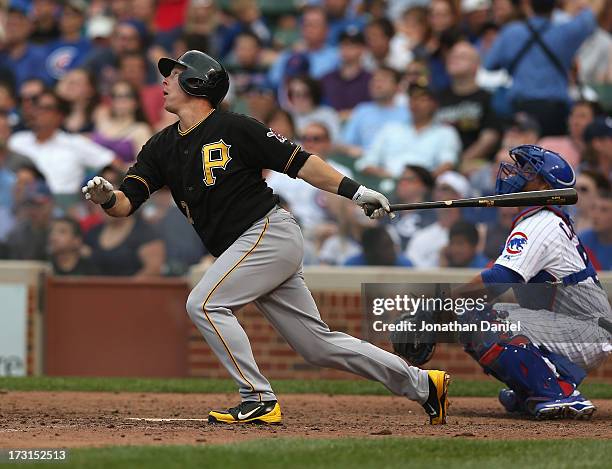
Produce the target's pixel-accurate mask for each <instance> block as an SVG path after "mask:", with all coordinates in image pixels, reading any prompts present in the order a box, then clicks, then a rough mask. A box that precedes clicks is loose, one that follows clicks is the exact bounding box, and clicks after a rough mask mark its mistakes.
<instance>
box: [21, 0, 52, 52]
mask: <svg viewBox="0 0 612 469" xmlns="http://www.w3.org/2000/svg"><path fill="white" fill-rule="evenodd" d="M16 3H24V1H23V0H20V1H19V2H16ZM31 3H32V11H31V15H30V17H31V19H32V23H33V28H32V32H31V34H30V40H31V41H32V42H33V43H37V44H47V43H49V42H52V41H54V40H56V39H58V38H59V36H60V27H59V24H58V14H57V13H58V10H60V5H59V1H58V0H32V2H31Z"/></svg>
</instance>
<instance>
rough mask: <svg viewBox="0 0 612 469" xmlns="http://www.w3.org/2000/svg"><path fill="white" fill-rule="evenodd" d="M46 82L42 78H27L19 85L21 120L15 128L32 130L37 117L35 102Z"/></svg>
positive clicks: (16, 129)
mask: <svg viewBox="0 0 612 469" xmlns="http://www.w3.org/2000/svg"><path fill="white" fill-rule="evenodd" d="M44 89H45V83H44V82H43V81H42V80H41V79H40V78H30V79H27V80H25V81H24V82H23V83H22V84H21V86H20V87H19V103H20V111H21V113H20V114H21V115H20V120H19V124H17V126H16V127H15V128H14V130H15V131H16V132H17V131H19V130H30V129H31V128H32V123H33V122H34V118H35V117H36V108H35V106H34V103H35V102H36V100H37V99H38V96H40V94H41V93H42V92H43V91H44Z"/></svg>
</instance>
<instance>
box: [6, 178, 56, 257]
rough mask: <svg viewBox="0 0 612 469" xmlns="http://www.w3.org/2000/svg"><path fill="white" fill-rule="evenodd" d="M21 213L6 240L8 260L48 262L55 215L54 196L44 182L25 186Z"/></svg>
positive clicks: (20, 208)
mask: <svg viewBox="0 0 612 469" xmlns="http://www.w3.org/2000/svg"><path fill="white" fill-rule="evenodd" d="M24 189H25V191H24V194H23V199H21V200H20V205H19V206H17V207H16V209H17V210H18V211H19V212H20V217H19V218H18V219H17V221H16V224H15V226H14V228H13V229H12V230H11V232H10V233H9V234H8V236H7V239H6V248H7V257H8V259H15V260H37V261H44V260H46V259H47V257H48V256H47V236H48V234H49V228H50V223H51V215H52V213H53V196H52V195H51V192H50V190H49V187H48V186H47V185H46V184H45V183H44V182H42V181H39V180H37V181H35V182H33V183H31V184H29V185H27V186H25V188H24Z"/></svg>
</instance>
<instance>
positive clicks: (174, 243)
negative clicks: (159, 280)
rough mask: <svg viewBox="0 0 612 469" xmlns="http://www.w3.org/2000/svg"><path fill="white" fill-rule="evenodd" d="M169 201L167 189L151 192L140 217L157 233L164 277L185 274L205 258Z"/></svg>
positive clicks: (196, 238) (182, 216)
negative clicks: (162, 252) (163, 250)
mask: <svg viewBox="0 0 612 469" xmlns="http://www.w3.org/2000/svg"><path fill="white" fill-rule="evenodd" d="M186 215H187V216H188V214H187V213H185V214H183V213H181V210H180V209H179V208H178V207H177V206H176V204H175V203H174V201H173V200H172V194H171V193H170V190H169V189H168V188H163V189H161V190H159V191H157V192H155V193H154V194H153V195H152V196H151V198H150V199H149V200H148V201H147V203H146V204H145V206H144V207H143V214H142V216H143V218H144V219H145V220H146V221H147V223H149V224H150V225H152V226H153V228H154V229H155V231H156V232H157V233H159V236H160V237H161V239H162V241H163V243H164V249H165V252H166V262H165V265H164V267H163V272H164V274H165V275H170V276H174V275H185V274H186V273H187V272H188V271H189V267H191V266H192V265H194V264H197V263H198V262H200V260H201V259H202V257H204V256H205V255H206V250H205V249H204V245H203V244H202V241H201V240H200V238H199V236H198V234H197V233H196V231H195V230H194V229H193V226H191V224H190V223H189V221H188V219H187V218H186Z"/></svg>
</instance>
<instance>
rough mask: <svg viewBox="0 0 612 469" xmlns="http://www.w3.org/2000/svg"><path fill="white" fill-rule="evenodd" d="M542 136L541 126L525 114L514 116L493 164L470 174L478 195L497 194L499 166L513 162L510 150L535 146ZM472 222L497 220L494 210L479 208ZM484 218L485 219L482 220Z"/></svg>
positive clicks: (520, 113)
mask: <svg viewBox="0 0 612 469" xmlns="http://www.w3.org/2000/svg"><path fill="white" fill-rule="evenodd" d="M539 135H540V126H539V124H538V123H537V122H536V121H535V120H534V119H533V118H532V117H530V116H529V115H527V114H525V113H524V112H519V113H517V114H515V115H514V117H513V118H512V121H511V122H509V123H508V124H507V125H506V128H505V130H504V134H503V137H502V141H501V146H500V148H499V150H498V151H497V153H496V154H495V158H494V159H493V161H492V162H491V163H485V164H483V165H482V166H481V167H480V168H479V169H478V170H476V171H472V172H470V173H469V178H470V183H471V184H472V189H473V190H474V192H475V193H476V194H478V195H493V194H495V181H496V179H497V172H498V170H499V165H500V164H501V163H502V162H512V160H511V159H510V155H509V151H510V149H512V148H514V147H516V146H518V145H523V144H530V145H535V144H536V142H537V141H538V138H539ZM472 215H473V216H476V215H478V217H476V218H474V217H470V220H471V221H474V222H476V221H490V220H491V218H495V214H494V212H493V210H491V209H487V208H477V209H474V210H472ZM480 216H484V217H485V219H482V218H480Z"/></svg>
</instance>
